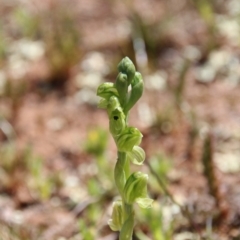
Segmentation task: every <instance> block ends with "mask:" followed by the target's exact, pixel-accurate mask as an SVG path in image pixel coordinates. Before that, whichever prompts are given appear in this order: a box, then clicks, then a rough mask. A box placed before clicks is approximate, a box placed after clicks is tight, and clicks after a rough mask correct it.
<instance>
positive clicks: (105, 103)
mask: <svg viewBox="0 0 240 240" xmlns="http://www.w3.org/2000/svg"><path fill="white" fill-rule="evenodd" d="M107 106H108V101H107V100H106V99H105V98H101V99H100V101H99V103H98V108H103V109H105V108H107Z"/></svg>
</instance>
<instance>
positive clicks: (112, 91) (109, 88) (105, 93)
mask: <svg viewBox="0 0 240 240" xmlns="http://www.w3.org/2000/svg"><path fill="white" fill-rule="evenodd" d="M97 96H99V97H102V98H105V99H106V100H108V99H109V98H110V97H111V96H118V91H117V89H116V87H115V84H114V83H110V82H106V83H102V84H101V85H100V86H99V87H98V89H97Z"/></svg>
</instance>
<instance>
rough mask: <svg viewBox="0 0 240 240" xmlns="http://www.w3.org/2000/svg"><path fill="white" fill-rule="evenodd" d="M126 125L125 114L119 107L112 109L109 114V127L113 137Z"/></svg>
mask: <svg viewBox="0 0 240 240" xmlns="http://www.w3.org/2000/svg"><path fill="white" fill-rule="evenodd" d="M125 127H126V122H125V115H124V113H123V111H122V109H121V108H120V107H118V108H116V109H115V110H113V111H112V112H111V114H110V119H109V129H110V132H111V134H112V135H113V136H114V137H117V136H118V135H119V134H121V133H122V132H123V130H124V129H125Z"/></svg>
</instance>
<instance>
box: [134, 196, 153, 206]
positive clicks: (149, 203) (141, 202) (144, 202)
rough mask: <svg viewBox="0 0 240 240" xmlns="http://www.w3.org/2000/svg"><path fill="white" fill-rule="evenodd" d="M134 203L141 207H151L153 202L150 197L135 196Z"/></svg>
mask: <svg viewBox="0 0 240 240" xmlns="http://www.w3.org/2000/svg"><path fill="white" fill-rule="evenodd" d="M136 203H137V204H138V206H139V207H141V208H151V207H152V204H153V199H151V198H137V199H136Z"/></svg>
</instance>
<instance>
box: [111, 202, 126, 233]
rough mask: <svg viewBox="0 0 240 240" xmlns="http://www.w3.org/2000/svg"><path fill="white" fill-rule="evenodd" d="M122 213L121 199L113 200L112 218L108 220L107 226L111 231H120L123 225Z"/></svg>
mask: <svg viewBox="0 0 240 240" xmlns="http://www.w3.org/2000/svg"><path fill="white" fill-rule="evenodd" d="M123 220H124V214H123V206H122V201H121V200H117V201H114V202H113V210H112V218H111V219H110V220H109V221H108V225H109V227H110V228H111V229H112V230H113V231H120V230H121V228H122V225H123Z"/></svg>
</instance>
